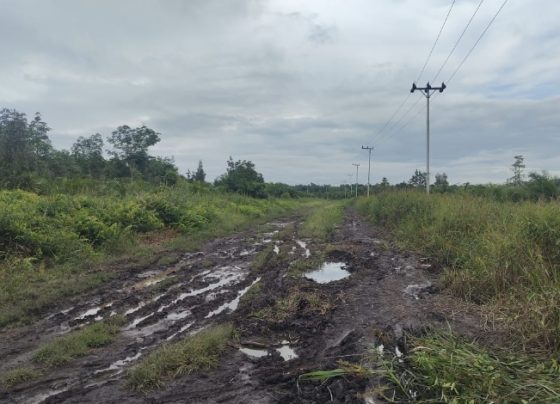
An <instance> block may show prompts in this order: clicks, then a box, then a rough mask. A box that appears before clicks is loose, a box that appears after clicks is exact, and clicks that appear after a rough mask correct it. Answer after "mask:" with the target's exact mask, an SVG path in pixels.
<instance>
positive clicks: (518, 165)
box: [508, 154, 525, 185]
mask: <svg viewBox="0 0 560 404" xmlns="http://www.w3.org/2000/svg"><path fill="white" fill-rule="evenodd" d="M513 158H514V160H515V161H514V162H513V164H512V165H511V171H513V177H511V178H510V179H509V180H508V182H510V183H511V184H514V185H521V184H522V183H523V177H524V175H523V169H524V168H525V164H523V161H524V160H525V157H523V156H522V155H521V154H518V155H517V156H513Z"/></svg>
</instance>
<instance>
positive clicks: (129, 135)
mask: <svg viewBox="0 0 560 404" xmlns="http://www.w3.org/2000/svg"><path fill="white" fill-rule="evenodd" d="M159 135H160V134H159V133H157V132H156V131H154V130H153V129H150V128H148V127H146V126H145V125H142V126H141V127H139V128H131V127H129V126H127V125H123V126H119V127H118V128H117V130H115V131H113V133H112V134H111V137H109V139H107V140H108V142H109V143H111V144H112V145H113V147H114V148H115V149H116V150H114V151H109V154H111V155H112V156H113V157H115V158H117V159H119V160H122V161H124V162H125V163H126V165H127V167H128V168H129V170H130V175H131V176H133V173H134V171H139V172H140V173H142V174H144V173H145V171H146V168H147V165H148V161H149V155H148V148H149V147H150V146H153V145H155V144H156V143H158V142H159V141H160V137H159Z"/></svg>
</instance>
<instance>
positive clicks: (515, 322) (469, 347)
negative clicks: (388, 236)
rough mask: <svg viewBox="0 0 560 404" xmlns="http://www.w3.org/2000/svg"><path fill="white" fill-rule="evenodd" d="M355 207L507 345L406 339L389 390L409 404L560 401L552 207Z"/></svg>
mask: <svg viewBox="0 0 560 404" xmlns="http://www.w3.org/2000/svg"><path fill="white" fill-rule="evenodd" d="M356 206H357V209H358V210H359V211H360V212H361V213H362V214H363V215H364V216H365V217H367V218H369V219H370V220H371V221H373V222H374V223H376V224H379V225H382V226H383V227H385V228H387V229H388V230H389V231H390V232H391V233H392V236H393V239H394V240H395V241H396V242H397V243H398V244H399V245H400V246H401V247H403V248H406V249H412V250H416V251H418V252H421V253H422V254H424V255H426V256H429V257H430V258H431V259H433V260H434V261H435V262H436V263H437V264H438V266H440V267H442V268H443V271H442V275H441V279H442V282H443V285H444V287H445V290H446V291H447V292H448V293H451V294H454V295H456V296H458V297H461V298H463V299H465V300H466V301H469V302H473V303H476V304H478V305H480V307H481V308H482V311H483V313H485V315H486V318H487V320H488V322H489V323H494V324H495V325H497V327H498V328H499V329H500V330H502V331H501V332H502V333H504V332H505V335H503V336H502V338H503V340H507V341H508V346H507V347H503V348H496V347H492V348H490V347H483V346H480V345H479V344H477V343H474V342H470V341H466V340H462V339H460V338H458V337H453V336H451V335H446V334H441V333H439V332H429V333H427V334H426V335H424V336H421V337H414V336H413V337H411V339H410V340H409V341H408V345H409V346H408V350H409V355H408V356H407V357H406V358H405V361H404V363H399V362H398V361H397V360H396V358H394V359H393V360H392V361H391V366H389V367H387V366H385V368H386V370H387V372H386V377H387V380H390V381H391V384H392V385H393V386H394V387H395V388H396V389H397V390H398V391H400V393H399V394H400V395H401V396H403V397H406V399H412V398H413V397H412V396H411V394H413V392H416V393H417V394H419V396H418V397H420V398H422V399H428V400H442V401H446V402H459V401H465V402H470V401H471V402H481V401H490V402H492V401H500V400H504V401H512V402H523V400H526V401H527V402H528V401H540V402H544V401H547V402H550V401H554V402H556V401H558V400H560V396H559V394H560V391H559V389H558V382H557V380H558V376H559V373H558V372H559V366H558V358H559V356H558V355H559V353H560V276H559V274H560V205H559V204H558V203H557V202H555V201H551V202H546V201H540V202H528V201H526V202H518V203H514V202H498V201H495V200H492V199H489V198H486V197H476V196H472V195H467V194H461V195H437V194H432V195H430V196H427V195H425V194H423V193H420V192H415V191H400V192H395V191H393V192H385V193H380V194H377V195H375V196H373V197H371V198H369V199H365V198H362V199H359V200H358V201H357V202H356ZM385 363H386V364H387V363H388V362H385ZM416 393H415V394H416ZM506 397H507V398H506ZM454 400H455V401H454ZM457 400H458V401H457Z"/></svg>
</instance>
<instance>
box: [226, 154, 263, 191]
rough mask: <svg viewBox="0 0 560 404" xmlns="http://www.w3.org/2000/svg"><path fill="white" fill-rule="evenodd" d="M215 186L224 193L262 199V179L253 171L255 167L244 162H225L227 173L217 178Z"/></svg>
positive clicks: (231, 160) (230, 159)
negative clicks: (221, 188)
mask: <svg viewBox="0 0 560 404" xmlns="http://www.w3.org/2000/svg"><path fill="white" fill-rule="evenodd" d="M215 185H217V186H219V187H223V188H224V189H225V190H226V191H229V192H237V193H240V194H243V195H248V196H252V197H255V198H264V197H265V196H266V194H265V193H264V179H263V177H262V174H259V173H258V172H257V171H256V170H255V165H254V164H253V163H252V162H250V161H246V160H238V161H233V159H232V158H231V157H230V158H229V160H228V161H227V172H226V173H225V174H224V175H222V176H221V177H220V178H218V179H217V180H216V182H215Z"/></svg>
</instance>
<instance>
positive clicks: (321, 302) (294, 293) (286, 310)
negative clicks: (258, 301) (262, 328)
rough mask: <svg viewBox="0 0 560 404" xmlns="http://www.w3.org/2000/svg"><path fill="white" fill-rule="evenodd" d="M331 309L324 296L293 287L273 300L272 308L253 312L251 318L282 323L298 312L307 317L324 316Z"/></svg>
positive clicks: (327, 299)
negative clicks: (303, 313)
mask: <svg viewBox="0 0 560 404" xmlns="http://www.w3.org/2000/svg"><path fill="white" fill-rule="evenodd" d="M331 308H332V304H331V303H330V300H329V298H328V297H327V296H326V295H324V294H321V293H320V292H309V291H303V290H300V289H298V288H297V287H295V288H292V289H291V290H290V291H289V292H288V293H287V295H286V296H284V297H280V298H278V299H277V300H275V302H274V304H273V305H272V306H270V307H265V308H262V309H260V310H258V311H256V312H254V313H253V316H254V317H256V318H259V319H261V320H264V321H267V322H270V323H282V322H284V321H286V320H287V319H289V318H290V317H291V316H293V315H295V314H296V313H297V312H298V311H304V312H305V313H307V314H308V315H314V316H324V315H325V314H326V313H327V312H328V311H329V310H331Z"/></svg>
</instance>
